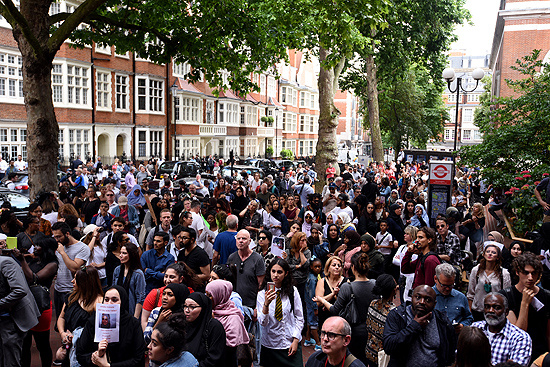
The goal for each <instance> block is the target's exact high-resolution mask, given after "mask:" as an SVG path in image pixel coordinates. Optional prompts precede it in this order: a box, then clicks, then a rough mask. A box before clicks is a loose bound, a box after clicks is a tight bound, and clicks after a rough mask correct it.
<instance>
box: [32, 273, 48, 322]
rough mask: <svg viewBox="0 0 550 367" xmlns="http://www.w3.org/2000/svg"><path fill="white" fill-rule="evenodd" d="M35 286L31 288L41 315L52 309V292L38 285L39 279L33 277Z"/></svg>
mask: <svg viewBox="0 0 550 367" xmlns="http://www.w3.org/2000/svg"><path fill="white" fill-rule="evenodd" d="M33 280H34V282H33V284H31V285H30V286H29V288H30V290H31V293H32V295H33V297H34V300H35V302H36V305H37V306H38V310H39V311H40V313H42V312H44V311H46V310H47V309H49V308H50V303H51V302H50V290H49V289H48V288H46V287H44V286H43V285H40V284H38V282H37V281H38V277H37V276H36V274H34V276H33Z"/></svg>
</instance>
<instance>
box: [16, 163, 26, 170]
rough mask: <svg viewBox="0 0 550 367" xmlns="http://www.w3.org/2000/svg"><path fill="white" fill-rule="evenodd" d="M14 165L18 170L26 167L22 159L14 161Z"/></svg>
mask: <svg viewBox="0 0 550 367" xmlns="http://www.w3.org/2000/svg"><path fill="white" fill-rule="evenodd" d="M15 167H16V168H17V169H18V170H20V171H25V170H26V169H27V162H25V161H23V160H21V161H15Z"/></svg>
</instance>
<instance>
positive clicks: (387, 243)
mask: <svg viewBox="0 0 550 367" xmlns="http://www.w3.org/2000/svg"><path fill="white" fill-rule="evenodd" d="M392 248H393V237H392V235H391V233H389V232H388V222H387V221H385V220H381V221H380V232H378V233H377V234H376V249H377V250H379V251H380V252H381V253H382V255H384V257H386V256H388V255H390V254H391V249H392Z"/></svg>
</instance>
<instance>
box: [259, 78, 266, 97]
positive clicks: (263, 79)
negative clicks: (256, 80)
mask: <svg viewBox="0 0 550 367" xmlns="http://www.w3.org/2000/svg"><path fill="white" fill-rule="evenodd" d="M260 94H261V95H264V94H265V75H263V74H262V75H260Z"/></svg>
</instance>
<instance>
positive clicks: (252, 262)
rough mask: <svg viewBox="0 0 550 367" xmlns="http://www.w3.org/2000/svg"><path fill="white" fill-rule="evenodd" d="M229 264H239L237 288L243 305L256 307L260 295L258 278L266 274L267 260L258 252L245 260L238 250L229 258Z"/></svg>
mask: <svg viewBox="0 0 550 367" xmlns="http://www.w3.org/2000/svg"><path fill="white" fill-rule="evenodd" d="M227 263H228V264H235V265H236V266H237V289H236V292H237V293H239V294H240V295H241V297H242V299H243V305H245V306H248V307H251V308H256V296H257V295H258V288H259V286H260V285H259V284H258V278H257V277H259V276H262V275H265V262H264V258H263V257H262V255H260V254H258V253H257V252H252V254H251V255H250V256H249V257H248V258H247V259H246V260H245V261H244V262H243V261H241V257H240V256H239V253H238V252H234V253H233V254H231V255H230V256H229V258H228V259H227Z"/></svg>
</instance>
